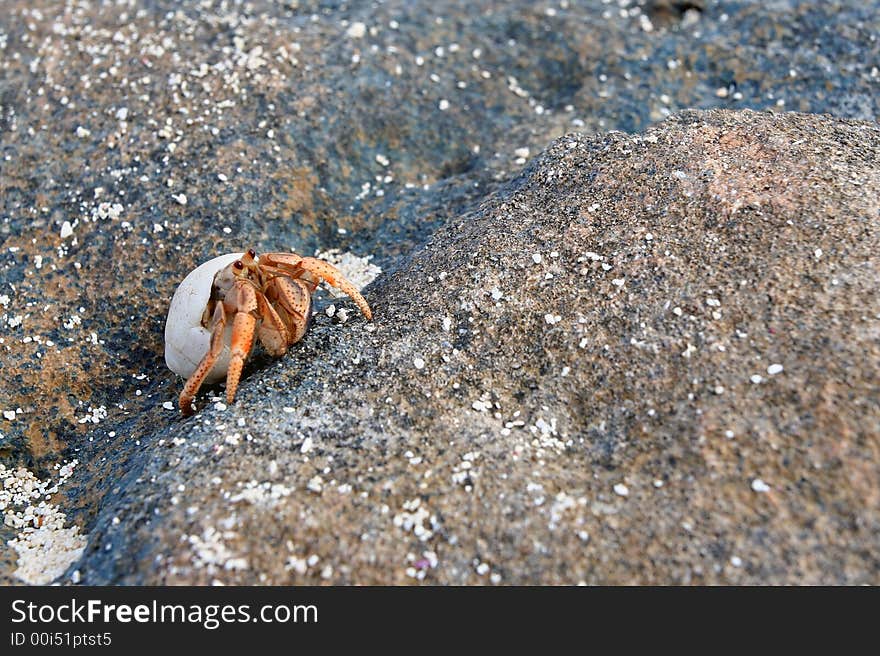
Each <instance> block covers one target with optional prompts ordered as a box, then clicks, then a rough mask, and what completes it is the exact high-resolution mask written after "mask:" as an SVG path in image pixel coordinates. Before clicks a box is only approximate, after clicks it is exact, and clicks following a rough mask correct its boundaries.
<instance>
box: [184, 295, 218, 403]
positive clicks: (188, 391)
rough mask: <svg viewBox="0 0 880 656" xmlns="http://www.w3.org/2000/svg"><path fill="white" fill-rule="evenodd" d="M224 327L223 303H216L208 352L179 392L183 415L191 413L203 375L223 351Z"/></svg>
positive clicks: (206, 373)
mask: <svg viewBox="0 0 880 656" xmlns="http://www.w3.org/2000/svg"><path fill="white" fill-rule="evenodd" d="M225 329H226V312H225V311H224V309H223V303H217V307H216V308H215V309H214V316H213V317H212V319H211V346H210V347H209V348H208V352H207V353H205V355H204V357H203V358H202V361H201V362H199V366H198V367H196V370H195V371H194V372H193V374H192V376H190V377H189V379H188V380H187V381H186V384H185V385H184V386H183V391H182V392H181V393H180V399H178V404H179V405H180V411H181V412H182V413H183V414H184V415H191V414H192V413H193V407H192V401H193V398H195V395H196V392H198V391H199V388H200V387H201V386H202V381H203V380H205V376H207V375H208V373H209V372H210V371H211V369H213V368H214V363H215V362H216V361H217V358H218V357H219V356H220V353H221V352H222V351H223V331H224V330H225Z"/></svg>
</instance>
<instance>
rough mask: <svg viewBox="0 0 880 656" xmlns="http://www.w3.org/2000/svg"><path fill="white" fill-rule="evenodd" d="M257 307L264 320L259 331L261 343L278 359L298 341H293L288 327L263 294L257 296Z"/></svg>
mask: <svg viewBox="0 0 880 656" xmlns="http://www.w3.org/2000/svg"><path fill="white" fill-rule="evenodd" d="M257 307H258V308H259V310H260V316H261V317H262V319H263V320H262V321H261V322H260V327H259V329H258V330H257V335H258V336H259V338H260V343H261V344H262V345H263V346H264V347H265V348H266V350H267V351H268V352H269V355H272V356H274V357H276V358H277V357H280V356H282V355H284V354H285V353H286V352H287V345H288V344H292V343H293V341H296V340H293V341H291V339H290V333H289V332H288V327H287V325H286V324H285V323H284V320H283V319H282V318H281V316H280V315H279V314H278V312H276V311H275V308H273V307H272V304H271V303H269V302H268V301H267V300H266V297H265V296H263V294H257Z"/></svg>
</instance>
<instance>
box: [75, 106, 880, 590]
mask: <svg viewBox="0 0 880 656" xmlns="http://www.w3.org/2000/svg"><path fill="white" fill-rule="evenodd" d="M878 155H880V129H878V126H877V125H876V124H873V123H864V122H855V121H842V120H834V119H829V118H823V117H817V116H809V115H797V114H783V115H773V114H767V113H753V112H723V111H714V112H709V113H700V112H686V113H683V114H681V115H679V116H677V117H675V118H674V119H671V120H669V121H666V122H664V123H663V124H661V125H659V126H658V127H657V128H655V129H652V130H649V131H648V132H647V133H646V134H645V135H643V136H626V135H623V134H619V133H618V134H610V135H599V136H595V137H588V136H585V135H578V134H572V135H568V136H565V137H563V138H561V139H559V140H557V141H555V142H554V143H553V144H551V145H550V147H549V148H548V149H547V150H546V151H545V152H544V153H542V154H541V155H540V157H538V158H536V159H535V160H534V161H533V162H532V163H531V164H530V165H529V166H528V167H527V168H526V170H525V171H524V173H523V174H522V175H521V176H519V177H517V178H516V179H515V180H513V181H511V182H510V183H509V184H507V185H505V186H504V187H503V188H502V189H500V190H499V191H498V193H497V194H495V195H493V196H492V197H490V198H488V199H486V201H485V202H484V203H483V204H482V205H481V206H480V208H479V209H478V210H476V211H474V212H471V213H467V214H463V215H461V216H459V217H456V218H455V219H453V220H452V221H451V222H450V223H449V224H448V225H446V226H444V227H442V228H441V229H440V230H438V232H437V233H436V234H435V235H434V236H433V237H432V238H431V239H430V241H429V242H428V243H427V244H426V245H425V247H424V248H422V249H420V250H418V251H417V252H415V253H414V254H413V255H412V256H411V257H410V258H409V259H408V260H407V261H406V262H405V263H404V264H403V265H402V266H401V267H400V268H399V269H398V270H396V271H394V272H393V273H391V274H390V275H387V276H384V277H383V278H381V279H380V281H377V283H375V284H374V285H372V286H371V287H370V288H368V291H367V297H368V299H369V300H370V302H371V303H372V305H373V309H374V313H375V322H374V323H373V324H372V325H366V324H365V323H364V322H362V321H361V320H359V319H357V320H356V319H351V320H349V321H348V322H347V323H346V324H334V323H333V322H332V321H331V320H330V319H328V318H327V317H326V316H324V315H318V316H319V319H318V322H317V325H316V326H314V327H313V330H312V333H311V335H310V336H309V337H308V338H307V339H306V340H304V341H303V342H302V343H301V345H300V346H297V347H296V348H295V349H294V350H293V353H291V354H290V356H289V357H286V358H284V359H283V360H282V361H280V362H277V363H266V364H265V365H263V366H260V367H258V368H252V370H251V373H250V375H249V376H248V378H247V379H246V380H245V382H244V385H243V387H242V389H241V392H240V394H239V397H238V399H237V400H236V402H235V404H234V405H232V406H230V407H229V408H227V409H225V410H222V411H218V410H216V409H214V408H213V407H208V408H207V409H205V410H204V411H203V412H202V413H201V414H200V415H199V416H198V417H197V418H196V419H194V420H190V421H182V422H179V423H177V424H175V425H174V426H173V427H172V428H170V429H169V430H167V431H163V437H164V439H165V440H166V442H165V444H164V445H162V446H159V445H157V444H156V443H155V442H154V443H153V444H151V445H150V449H149V452H148V453H149V455H148V457H146V458H143V459H142V460H143V461H144V469H143V470H142V471H139V472H137V478H136V479H134V480H131V481H128V482H127V483H126V485H125V494H124V497H122V498H119V499H118V500H115V501H111V502H109V503H108V502H106V501H105V507H104V509H103V510H102V513H101V515H99V521H98V527H97V529H96V530H95V531H94V533H93V534H92V543H93V548H92V550H91V552H90V553H88V554H87V555H86V557H85V558H84V560H83V562H81V563H79V565H78V567H79V569H80V571H81V572H82V573H83V575H84V577H85V580H86V581H90V582H96V583H111V582H113V583H160V582H161V583H208V582H210V581H213V580H220V581H223V582H230V583H233V582H234V583H261V582H262V583H305V582H312V583H318V582H321V581H322V580H326V581H329V582H334V583H404V582H406V581H408V580H411V577H419V576H424V578H425V580H427V581H431V582H437V583H459V584H460V583H480V582H490V581H496V582H503V583H517V584H522V583H538V582H541V583H554V584H556V583H577V582H580V581H585V582H587V583H848V584H856V583H876V572H877V566H878V556H880V554H878V551H877V535H878V529H880V512H878V508H880V505H878V503H877V501H878V500H880V488H878V484H877V481H878V480H880V476H878V474H880V471H878V470H880V461H878V458H877V448H878V444H877V440H876V438H877V435H878V434H880V408H878V407H877V404H876V399H877V398H878V391H880V389H878V382H880V381H878V375H877V372H878V371H880V349H878V341H877V336H878V332H877V327H878V320H880V305H878V299H880V294H878V292H880V289H878V286H880V281H878V278H877V275H876V272H877V267H878V264H880V262H878V253H880V249H878V245H880V242H878V237H880V235H878V228H877V227H878V223H877V217H878V212H880V204H878V201H877V199H878V198H880V196H878V193H877V192H878V191H880V170H878V167H877V162H878V161H880V159H878ZM416 359H421V360H422V361H423V362H424V365H423V366H422V367H421V368H419V366H418V365H417V364H415V362H416ZM776 365H782V370H781V371H778V370H779V367H778V366H776ZM236 436H238V437H236ZM131 475H132V476H134V473H132V474H131ZM110 516H119V517H120V518H122V521H121V523H119V524H118V525H116V526H111V525H107V524H106V523H103V524H102V518H106V517H110ZM312 556H314V557H315V558H313V559H312V561H311V562H312V564H311V565H309V562H310V561H309V558H310V557H312ZM484 565H485V566H484Z"/></svg>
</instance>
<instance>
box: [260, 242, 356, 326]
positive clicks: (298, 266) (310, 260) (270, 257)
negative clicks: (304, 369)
mask: <svg viewBox="0 0 880 656" xmlns="http://www.w3.org/2000/svg"><path fill="white" fill-rule="evenodd" d="M260 263H261V264H263V265H269V266H272V267H277V268H278V269H281V270H282V271H289V273H288V275H290V276H291V277H292V278H296V277H298V276H299V275H301V272H303V271H304V272H307V273H310V274H312V275H313V276H316V277H318V278H320V279H321V280H324V281H325V282H326V283H327V284H329V285H331V286H333V287H336V288H337V289H339V290H340V291H342V292H343V293H345V294H348V295H349V296H350V297H351V299H352V300H353V301H354V302H355V304H356V305H357V306H358V307H359V308H360V310H361V312H363V314H364V316H365V317H366V318H367V319H368V320H372V318H373V313H372V311H371V310H370V306H369V305H367V301H366V300H365V299H364V297H363V296H361V293H360V292H359V291H358V290H357V288H356V287H355V286H354V285H352V284H351V283H350V282H349V281H348V280H346V279H345V276H343V275H342V272H341V271H340V270H339V269H337V268H336V267H335V266H333V265H332V264H330V263H329V262H325V261H324V260H319V259H318V258H316V257H300V256H299V255H296V254H295V253H266V254H265V255H261V256H260Z"/></svg>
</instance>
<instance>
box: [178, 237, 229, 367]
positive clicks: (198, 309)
mask: <svg viewBox="0 0 880 656" xmlns="http://www.w3.org/2000/svg"><path fill="white" fill-rule="evenodd" d="M243 255H244V253H228V254H226V255H220V256H219V257H215V258H214V259H213V260H209V261H207V262H205V263H204V264H202V265H201V266H199V267H198V268H196V269H195V270H194V271H192V272H190V274H189V275H188V276H187V277H186V278H184V279H183V282H181V283H180V286H179V287H178V288H177V291H176V292H174V298H172V299H171V307H169V308H168V318H167V319H166V320H165V364H167V365H168V368H169V369H171V371H173V372H174V373H176V374H177V375H179V376H182V377H184V378H189V377H190V376H191V375H192V374H193V372H194V371H195V370H196V367H198V366H199V362H200V361H201V359H202V358H203V357H204V355H205V353H207V352H208V347H209V345H210V343H211V333H210V332H209V331H208V329H207V328H205V327H203V326H202V314H203V313H204V311H205V307H206V306H207V305H208V299H209V298H210V296H211V285H212V284H213V282H214V276H215V275H216V274H217V272H218V271H220V270H221V269H223V268H224V267H226V266H229V265H230V264H232V263H233V262H235V260H237V259H239V258H241V257H242V256H243ZM224 341H225V346H224V347H223V352H222V353H221V354H220V357H218V358H217V362H216V363H215V364H214V368H213V369H211V371H210V373H208V375H207V376H206V377H205V381H204V382H205V383H206V384H211V383H216V382H218V381H221V380H223V379H224V378H226V370H227V369H228V368H229V355H230V350H229V349H230V343H231V341H232V322H230V323H228V324H227V326H226V334H225V335H224Z"/></svg>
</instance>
